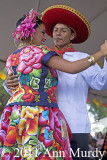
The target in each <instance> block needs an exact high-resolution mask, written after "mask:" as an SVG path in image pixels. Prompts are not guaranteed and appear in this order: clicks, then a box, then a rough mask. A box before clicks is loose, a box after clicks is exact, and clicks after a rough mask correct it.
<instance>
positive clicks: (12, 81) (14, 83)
mask: <svg viewBox="0 0 107 160" xmlns="http://www.w3.org/2000/svg"><path fill="white" fill-rule="evenodd" d="M18 85H19V80H18V75H13V73H10V74H8V76H7V79H6V86H7V88H8V89H11V90H15V89H17V87H18Z"/></svg>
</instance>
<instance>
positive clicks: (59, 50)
mask: <svg viewBox="0 0 107 160" xmlns="http://www.w3.org/2000/svg"><path fill="white" fill-rule="evenodd" d="M53 49H54V51H55V52H56V53H57V54H58V55H60V56H62V55H63V54H64V53H65V52H75V51H76V50H75V49H74V48H73V46H72V43H70V44H67V45H66V46H64V47H60V48H59V47H57V46H54V48H53Z"/></svg>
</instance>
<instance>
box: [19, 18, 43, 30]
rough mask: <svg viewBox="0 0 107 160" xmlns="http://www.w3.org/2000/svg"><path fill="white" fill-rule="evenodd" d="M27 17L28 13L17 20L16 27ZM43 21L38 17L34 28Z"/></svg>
mask: <svg viewBox="0 0 107 160" xmlns="http://www.w3.org/2000/svg"><path fill="white" fill-rule="evenodd" d="M25 18H26V15H23V17H21V18H20V19H19V20H18V21H17V23H16V28H17V27H18V25H20V24H21V22H22V21H23V20H24V19H25ZM41 23H43V21H42V20H41V19H40V18H38V17H36V25H35V26H34V29H36V28H37V27H38V26H39V25H40V24H41Z"/></svg>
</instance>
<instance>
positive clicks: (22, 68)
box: [6, 45, 58, 107]
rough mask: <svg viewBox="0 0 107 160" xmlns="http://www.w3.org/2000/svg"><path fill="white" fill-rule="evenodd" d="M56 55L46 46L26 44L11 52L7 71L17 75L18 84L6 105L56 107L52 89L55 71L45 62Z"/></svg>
mask: <svg viewBox="0 0 107 160" xmlns="http://www.w3.org/2000/svg"><path fill="white" fill-rule="evenodd" d="M53 55H57V53H56V52H54V51H52V50H51V49H49V48H48V47H46V46H42V45H41V46H34V45H32V46H27V47H24V48H22V49H18V50H17V51H15V52H14V53H12V54H11V55H10V56H9V57H8V59H7V62H6V69H7V72H8V73H11V72H14V74H17V75H18V76H19V86H18V88H17V89H16V90H15V91H13V95H12V97H11V98H10V99H9V101H8V103H7V105H13V104H17V105H30V106H35V105H36V106H47V107H58V105H57V103H56V97H55V94H54V91H55V89H56V86H57V83H58V81H57V72H56V71H55V70H54V69H52V68H49V67H47V66H46V65H45V64H46V63H47V62H48V60H49V59H50V58H51V56H53Z"/></svg>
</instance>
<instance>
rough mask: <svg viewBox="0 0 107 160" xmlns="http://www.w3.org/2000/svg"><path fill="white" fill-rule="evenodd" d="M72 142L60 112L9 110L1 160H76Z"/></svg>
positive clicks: (0, 135)
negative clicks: (72, 154)
mask: <svg viewBox="0 0 107 160" xmlns="http://www.w3.org/2000/svg"><path fill="white" fill-rule="evenodd" d="M70 138H71V132H70V130H69V127H68V125H67V122H66V120H65V118H64V116H63V114H62V113H61V111H60V110H59V109H58V108H51V107H42V106H34V107H30V106H19V105H14V106H8V107H6V108H5V109H4V111H3V114H2V121H1V126H0V160H35V159H36V160H72V156H71V155H70Z"/></svg>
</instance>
